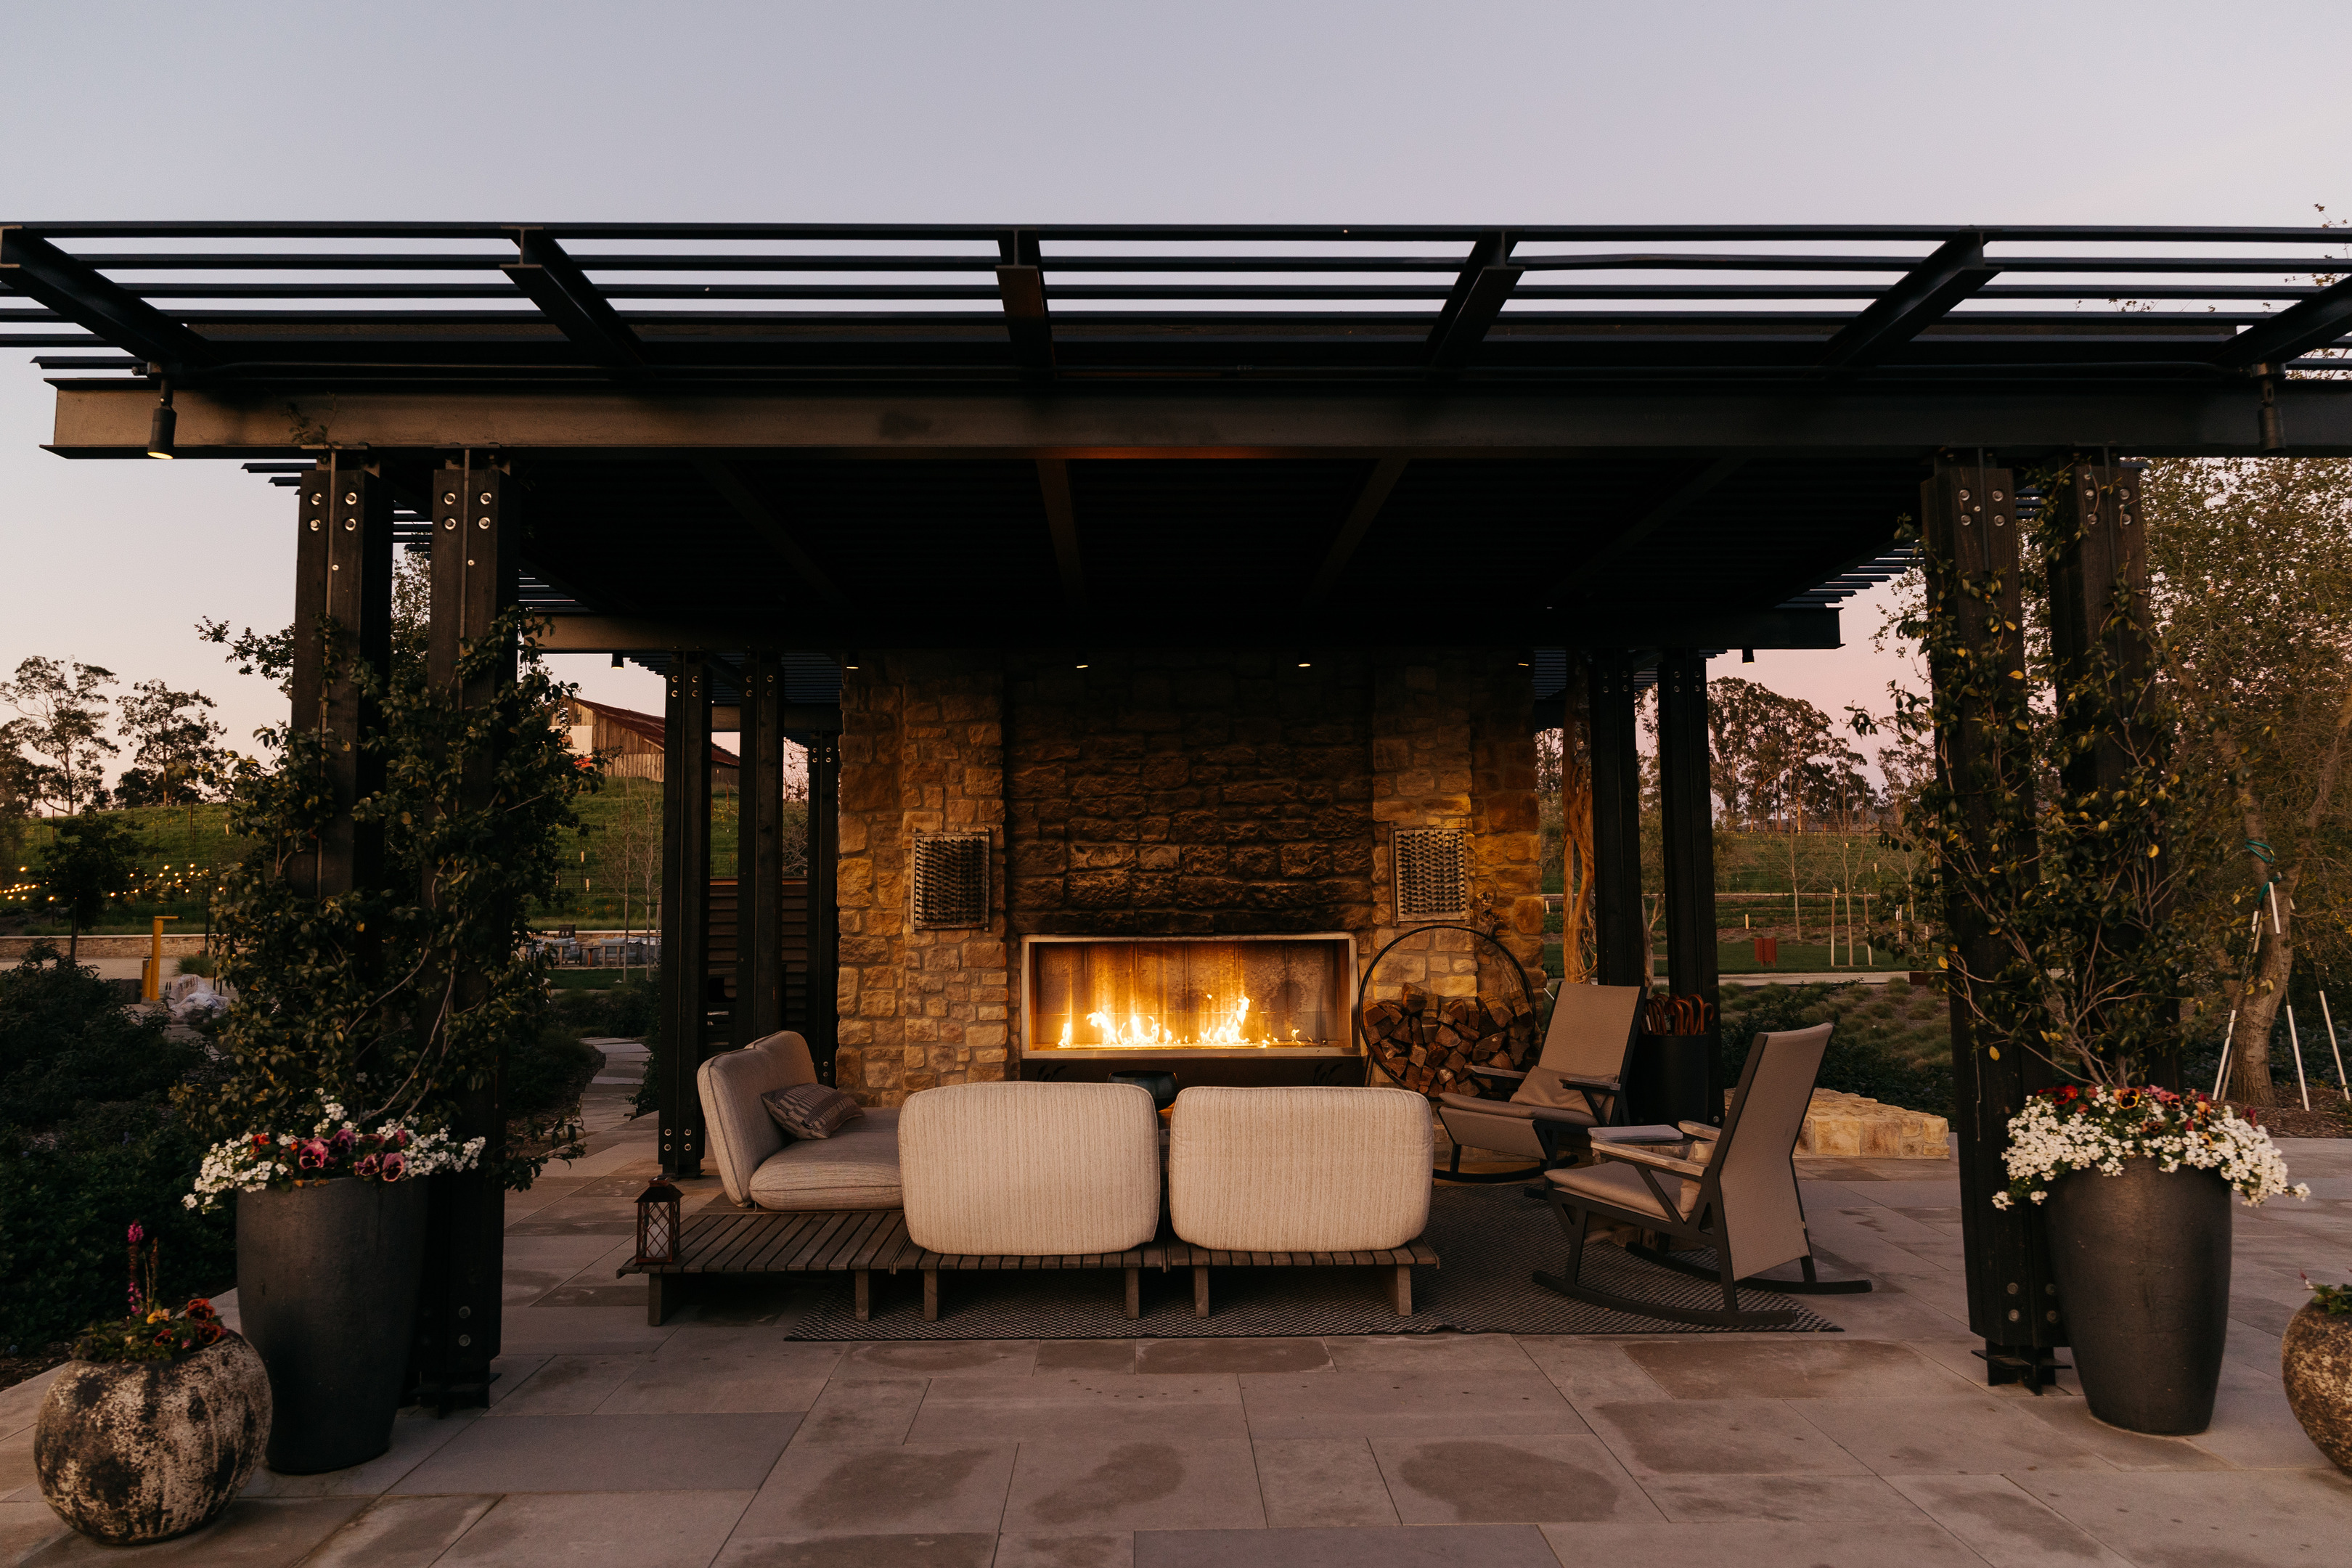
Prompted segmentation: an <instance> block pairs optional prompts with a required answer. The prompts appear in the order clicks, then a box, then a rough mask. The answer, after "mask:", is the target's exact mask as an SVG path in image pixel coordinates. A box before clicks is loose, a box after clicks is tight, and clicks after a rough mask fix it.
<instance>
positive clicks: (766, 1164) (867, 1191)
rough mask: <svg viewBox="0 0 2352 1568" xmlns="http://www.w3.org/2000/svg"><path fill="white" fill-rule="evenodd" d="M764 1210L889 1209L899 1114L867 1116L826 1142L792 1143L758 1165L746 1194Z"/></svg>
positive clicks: (894, 1202)
mask: <svg viewBox="0 0 2352 1568" xmlns="http://www.w3.org/2000/svg"><path fill="white" fill-rule="evenodd" d="M747 1190H748V1192H749V1194H750V1196H751V1202H753V1203H755V1204H757V1205H759V1206H760V1207H761V1208H763V1209H787V1210H794V1211H806V1210H811V1209H894V1208H897V1207H898V1205H899V1204H900V1203H901V1202H902V1201H904V1200H903V1197H902V1195H901V1194H900V1191H899V1186H898V1111H896V1110H868V1111H867V1112H866V1114H865V1115H863V1116H861V1117H859V1118H858V1119H857V1120H856V1121H852V1122H850V1123H849V1124H847V1125H846V1126H845V1127H843V1128H842V1129H841V1131H838V1132H835V1134H834V1135H833V1136H832V1137H830V1138H805V1139H804V1138H795V1139H793V1141H792V1142H789V1143H786V1144H785V1145H784V1146H783V1147H782V1149H779V1150H778V1151H776V1152H774V1153H772V1154H771V1155H769V1156H768V1157H767V1158H766V1159H765V1160H763V1161H761V1163H760V1168H759V1169H758V1170H756V1171H754V1172H752V1173H751V1182H750V1184H749V1185H748V1188H747Z"/></svg>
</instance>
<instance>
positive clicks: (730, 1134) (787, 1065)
mask: <svg viewBox="0 0 2352 1568" xmlns="http://www.w3.org/2000/svg"><path fill="white" fill-rule="evenodd" d="M815 1081H816V1064H815V1063H814V1062H813V1061H811V1060H810V1059H809V1049H808V1042H807V1041H806V1040H803V1039H802V1038H801V1037H799V1036H798V1035H796V1034H793V1032H792V1031H791V1030H789V1029H786V1030H782V1031H780V1032H779V1033H776V1034H773V1035H770V1036H768V1037H766V1038H764V1039H759V1040H754V1041H752V1042H751V1044H750V1045H748V1046H745V1047H743V1048H742V1049H741V1050H740V1051H721V1052H719V1054H718V1055H717V1056H715V1057H713V1058H710V1059H709V1061H707V1062H704V1063H703V1064H702V1066H701V1067H700V1068H698V1070H697V1071H696V1073H695V1075H694V1086H695V1089H696V1092H697V1093H698V1095H699V1096H700V1098H701V1100H702V1125H703V1130H704V1132H705V1134H706V1135H707V1136H708V1138H709V1142H710V1157H711V1158H712V1160H714V1161H715V1162H717V1163H718V1166H719V1184H721V1185H722V1186H724V1187H725V1188H726V1189H727V1195H728V1197H730V1199H732V1200H733V1201H734V1202H736V1203H739V1204H741V1203H748V1202H750V1201H751V1199H750V1196H749V1194H750V1191H751V1173H753V1172H754V1171H757V1170H758V1169H759V1168H760V1163H761V1161H763V1160H765V1159H767V1158H768V1157H769V1156H770V1155H771V1154H773V1153H774V1152H776V1151H777V1150H779V1149H781V1148H782V1147H783V1146H784V1134H783V1131H782V1129H781V1128H779V1127H778V1126H777V1125H776V1124H775V1123H774V1122H773V1121H770V1120H769V1117H768V1112H767V1110H766V1108H765V1107H763V1106H762V1105H761V1103H760V1097H761V1095H763V1094H766V1093H768V1092H770V1091H771V1090H772V1089H790V1088H791V1087H792V1086H793V1085H794V1084H796V1083H814V1082H815Z"/></svg>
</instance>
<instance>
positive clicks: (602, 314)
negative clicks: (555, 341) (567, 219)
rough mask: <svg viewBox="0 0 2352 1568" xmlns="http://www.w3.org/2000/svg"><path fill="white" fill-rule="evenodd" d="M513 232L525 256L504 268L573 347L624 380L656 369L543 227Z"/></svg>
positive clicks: (615, 313)
mask: <svg viewBox="0 0 2352 1568" xmlns="http://www.w3.org/2000/svg"><path fill="white" fill-rule="evenodd" d="M513 232H514V237H515V247H516V248H517V249H518V250H519V251H520V253H521V258H520V260H515V261H508V262H502V263H500V264H499V271H501V272H503V273H505V274H506V275H507V280H508V281H509V282H510V283H512V284H513V285H514V286H515V287H516V288H518V289H521V290H522V291H523V292H524V293H525V294H527V295H529V296H530V302H531V303H532V304H534V305H537V306H538V307H539V309H540V311H541V314H543V315H545V316H546V317H547V319H548V320H549V321H552V322H554V323H555V325H556V326H557V327H558V328H559V329H560V330H561V331H562V333H563V335H564V336H565V337H566V338H568V339H570V340H571V342H572V346H573V347H575V348H577V349H579V350H580V352H581V353H583V354H586V355H587V356H588V358H589V359H590V360H592V361H593V362H594V363H596V364H598V365H601V366H603V367H604V369H606V370H608V371H611V372H612V373H613V374H614V375H616V376H620V377H622V378H624V379H631V380H633V379H635V378H636V377H638V376H642V375H644V374H646V372H647V371H648V370H650V369H651V368H652V366H651V365H650V364H649V363H647V362H646V346H645V344H644V343H643V342H641V341H639V339H638V337H637V334H636V333H635V331H632V330H631V329H630V327H629V324H628V323H627V322H626V321H622V320H621V316H620V312H619V311H617V310H614V309H613V305H612V301H610V300H606V299H605V298H604V295H603V294H601V293H599V292H598V291H597V289H596V285H595V284H593V283H592V282H590V281H589V280H588V275H587V274H586V273H585V272H583V271H582V270H581V269H580V264H579V263H578V262H576V261H574V260H573V259H572V258H571V256H570V255H568V254H567V253H566V252H565V251H564V248H563V247H562V246H561V245H558V244H557V243H556V242H555V239H554V237H552V236H551V235H550V234H548V233H547V232H546V231H545V230H544V229H537V228H517V229H515V230H514V231H513Z"/></svg>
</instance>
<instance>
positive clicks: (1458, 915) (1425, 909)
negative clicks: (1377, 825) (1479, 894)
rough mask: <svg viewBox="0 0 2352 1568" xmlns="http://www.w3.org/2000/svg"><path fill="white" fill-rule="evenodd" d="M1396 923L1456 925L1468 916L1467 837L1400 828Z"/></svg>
mask: <svg viewBox="0 0 2352 1568" xmlns="http://www.w3.org/2000/svg"><path fill="white" fill-rule="evenodd" d="M1395 849H1396V852H1395V855H1394V857H1393V862H1394V869H1395V872H1396V907H1397V919H1399V920H1401V921H1458V920H1461V919H1464V918H1465V917H1466V916H1467V915H1468V914H1469V913H1470V836H1469V835H1468V834H1466V833H1464V832H1462V831H1461V830H1460V829H1459V828H1453V827H1400V828H1398V829H1397V830H1396V843H1395Z"/></svg>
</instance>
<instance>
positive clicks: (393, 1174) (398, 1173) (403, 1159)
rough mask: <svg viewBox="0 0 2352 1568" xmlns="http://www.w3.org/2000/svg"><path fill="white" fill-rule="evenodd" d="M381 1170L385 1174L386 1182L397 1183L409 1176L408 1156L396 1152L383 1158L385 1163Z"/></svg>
mask: <svg viewBox="0 0 2352 1568" xmlns="http://www.w3.org/2000/svg"><path fill="white" fill-rule="evenodd" d="M379 1168H380V1169H381V1170H382V1171H383V1179H384V1180H385V1181H387V1182H396V1181H398V1180H400V1178H401V1177H403V1176H404V1175H406V1174H408V1156H407V1155H405V1154H403V1153H401V1152H398V1151H397V1150H395V1151H394V1152H392V1153H389V1154H386V1155H385V1156H384V1157H383V1165H382V1166H381V1167H379Z"/></svg>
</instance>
